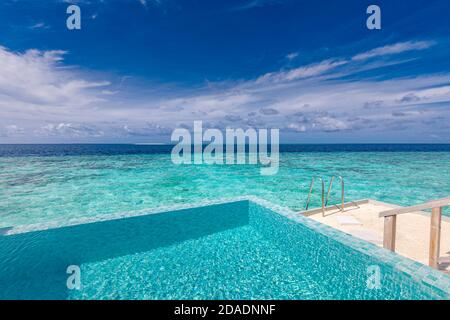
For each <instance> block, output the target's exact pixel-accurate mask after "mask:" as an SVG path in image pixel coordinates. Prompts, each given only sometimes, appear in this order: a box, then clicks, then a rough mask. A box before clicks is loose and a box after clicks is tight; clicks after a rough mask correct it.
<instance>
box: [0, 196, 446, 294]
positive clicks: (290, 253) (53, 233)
mask: <svg viewBox="0 0 450 320" xmlns="http://www.w3.org/2000/svg"><path fill="white" fill-rule="evenodd" d="M273 210H274V209H273V208H271V209H269V208H268V207H266V206H262V205H261V204H257V203H254V202H252V201H237V202H231V203H224V204H216V205H210V206H204V207H199V208H188V209H182V210H175V211H170V212H165V213H154V214H147V215H140V216H133V217H128V218H122V219H115V220H114V219H113V220H106V221H97V222H94V223H89V224H80V225H72V226H66V227H61V228H55V229H44V230H39V231H32V232H27V233H19V234H14V235H8V236H0V299H442V298H449V295H448V293H447V292H449V291H450V278H448V277H447V276H445V275H444V274H442V273H440V272H437V271H435V270H432V269H430V268H428V267H425V266H422V265H420V264H418V263H416V262H413V261H410V260H407V259H404V258H401V257H399V256H396V255H394V254H392V253H390V252H388V251H386V250H383V249H381V248H378V247H376V246H374V245H371V244H369V243H366V242H363V241H360V240H358V239H355V238H351V237H350V236H347V235H345V234H342V233H340V232H338V231H334V230H332V229H330V228H328V227H326V226H323V225H320V224H318V223H316V222H314V221H312V220H309V219H306V218H303V217H301V216H298V215H293V212H290V211H289V212H288V213H286V212H287V211H286V212H284V213H283V215H281V214H279V213H277V212H274V211H273ZM289 215H291V216H289ZM292 216H293V217H294V218H292ZM288 217H289V218H288ZM294 220H297V221H294ZM69 265H77V266H79V267H80V271H81V273H80V279H81V288H80V290H69V289H68V288H67V286H66V281H67V277H68V274H66V268H67V267H68V266H69ZM373 266H377V268H379V271H380V273H379V275H380V278H379V279H380V281H379V286H377V287H375V288H374V287H370V286H368V285H367V283H368V277H369V276H370V273H368V268H369V267H373ZM435 284H438V286H439V287H436V286H435Z"/></svg>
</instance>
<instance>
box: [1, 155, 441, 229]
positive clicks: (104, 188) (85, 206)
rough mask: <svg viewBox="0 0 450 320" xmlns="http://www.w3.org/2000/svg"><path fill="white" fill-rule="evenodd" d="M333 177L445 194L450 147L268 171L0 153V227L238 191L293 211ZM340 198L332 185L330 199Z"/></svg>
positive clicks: (289, 161)
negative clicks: (317, 179)
mask: <svg viewBox="0 0 450 320" xmlns="http://www.w3.org/2000/svg"><path fill="white" fill-rule="evenodd" d="M0 149H1V147H0ZM449 151H450V148H449ZM332 175H341V176H343V177H344V178H345V183H346V199H347V200H358V199H362V198H372V199H376V200H380V201H386V202H390V203H394V204H398V205H413V204H417V203H421V202H423V201H427V200H430V199H435V198H440V197H445V196H448V195H450V152H396V151H394V152H370V151H369V152H351V151H346V152H302V153H300V152H284V153H283V152H282V153H281V154H280V168H279V172H278V174H276V175H273V176H262V175H260V170H259V167H258V166H252V165H174V164H172V162H171V159H170V154H167V153H166V154H126V155H120V154H119V155H95V154H94V155H91V154H89V155H69V156H54V155H53V154H52V155H50V156H35V155H30V156H3V157H0V190H1V192H0V228H1V227H12V226H19V225H28V224H37V223H45V222H49V221H61V222H64V221H67V220H69V219H78V218H80V217H95V216H99V215H100V216H101V215H104V214H112V213H117V212H128V211H135V210H142V209H147V208H155V207H159V206H165V205H173V204H192V203H196V202H199V201H204V200H215V199H218V198H231V197H236V196H242V195H252V196H257V197H259V198H262V199H266V200H269V201H271V202H273V203H275V204H279V205H282V206H286V207H289V208H291V209H296V210H297V209H303V208H304V205H305V201H306V197H307V193H308V190H309V183H310V181H311V177H313V176H322V177H324V178H325V180H327V179H329V178H330V177H331V176H332ZM319 193H320V186H319V185H317V186H316V188H315V193H314V194H313V198H312V204H311V206H312V207H314V206H319V205H320V199H319V198H320V196H319ZM339 198H340V196H339V186H338V185H337V184H335V187H334V188H333V192H332V194H331V203H338V202H339ZM446 213H447V214H448V213H449V212H448V211H446Z"/></svg>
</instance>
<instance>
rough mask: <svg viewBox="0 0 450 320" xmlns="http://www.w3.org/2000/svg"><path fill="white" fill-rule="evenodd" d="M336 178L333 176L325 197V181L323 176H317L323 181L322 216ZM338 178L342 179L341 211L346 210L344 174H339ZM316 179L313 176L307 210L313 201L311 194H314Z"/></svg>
mask: <svg viewBox="0 0 450 320" xmlns="http://www.w3.org/2000/svg"><path fill="white" fill-rule="evenodd" d="M334 178H335V176H332V177H331V180H330V184H329V185H328V191H327V196H326V198H325V182H324V181H323V179H322V178H321V177H318V178H317V179H318V180H320V181H321V183H322V216H325V207H326V206H327V205H328V200H329V199H330V193H331V188H332V187H333V181H334ZM338 178H339V180H340V181H341V211H344V202H345V196H344V193H345V187H344V178H343V177H342V176H338ZM314 180H315V178H314V177H312V179H311V184H310V186H309V193H308V199H307V200H306V207H305V210H308V208H309V203H310V201H311V194H312V191H313V187H314Z"/></svg>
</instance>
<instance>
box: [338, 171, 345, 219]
mask: <svg viewBox="0 0 450 320" xmlns="http://www.w3.org/2000/svg"><path fill="white" fill-rule="evenodd" d="M339 180H340V181H341V211H344V203H345V183H344V177H343V176H339Z"/></svg>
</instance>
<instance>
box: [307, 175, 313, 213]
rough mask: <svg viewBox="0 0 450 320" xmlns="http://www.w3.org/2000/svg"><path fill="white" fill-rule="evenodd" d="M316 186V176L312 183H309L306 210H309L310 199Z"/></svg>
mask: <svg viewBox="0 0 450 320" xmlns="http://www.w3.org/2000/svg"><path fill="white" fill-rule="evenodd" d="M313 186H314V177H312V179H311V184H310V185H309V193H308V199H306V208H305V210H308V208H309V201H310V200H311V192H312V189H313Z"/></svg>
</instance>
